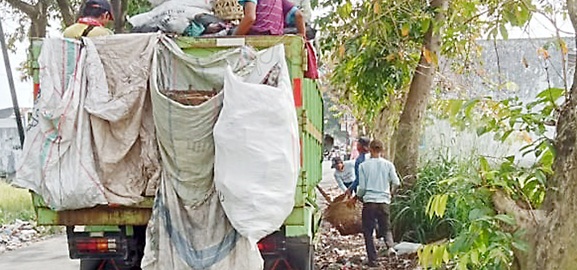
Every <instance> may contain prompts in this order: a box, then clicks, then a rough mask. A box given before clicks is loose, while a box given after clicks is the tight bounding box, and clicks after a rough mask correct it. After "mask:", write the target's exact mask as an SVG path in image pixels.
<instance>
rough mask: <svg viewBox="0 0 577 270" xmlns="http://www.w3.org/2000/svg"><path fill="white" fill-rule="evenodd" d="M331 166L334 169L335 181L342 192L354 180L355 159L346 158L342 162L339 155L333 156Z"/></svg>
mask: <svg viewBox="0 0 577 270" xmlns="http://www.w3.org/2000/svg"><path fill="white" fill-rule="evenodd" d="M332 168H334V169H335V174H334V176H335V181H337V184H338V185H339V188H340V189H341V190H342V191H343V192H344V191H346V190H347V188H348V187H350V186H351V185H352V184H353V181H355V161H354V160H347V161H344V162H343V160H342V159H341V158H340V157H335V158H334V159H333V165H332Z"/></svg>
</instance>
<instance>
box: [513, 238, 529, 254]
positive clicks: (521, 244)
mask: <svg viewBox="0 0 577 270" xmlns="http://www.w3.org/2000/svg"><path fill="white" fill-rule="evenodd" d="M511 244H512V245H513V247H514V248H516V249H518V250H520V251H523V252H527V251H529V244H528V243H527V242H525V241H521V240H517V241H513V243H511Z"/></svg>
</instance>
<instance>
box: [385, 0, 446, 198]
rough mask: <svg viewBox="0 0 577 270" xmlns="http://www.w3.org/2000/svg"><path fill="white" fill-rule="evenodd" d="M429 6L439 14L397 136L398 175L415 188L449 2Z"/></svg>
mask: <svg viewBox="0 0 577 270" xmlns="http://www.w3.org/2000/svg"><path fill="white" fill-rule="evenodd" d="M430 5H431V7H432V8H433V9H435V10H436V15H435V18H434V19H433V21H432V22H431V25H430V26H429V29H428V31H427V33H426V34H425V40H424V46H423V50H422V52H421V57H420V60H419V64H418V66H417V68H416V70H415V73H414V75H413V79H412V81H411V85H410V87H409V92H408V95H407V101H406V103H405V106H404V108H403V112H402V113H401V117H400V120H399V127H398V129H397V131H396V133H395V144H396V147H395V156H394V160H395V162H394V163H395V166H396V168H397V170H398V172H399V173H400V174H401V175H402V176H403V177H404V179H405V182H404V185H405V186H406V187H410V186H412V184H414V181H415V178H416V174H417V166H418V162H419V144H420V141H421V126H422V122H423V121H422V120H423V117H424V115H425V112H426V109H427V104H428V101H429V96H430V93H431V87H432V86H433V75H434V73H435V68H436V66H437V62H436V60H437V59H438V51H439V47H440V43H441V40H440V36H441V35H440V33H439V32H440V30H439V25H442V24H443V23H444V20H445V12H446V9H447V5H448V1H447V0H431V1H430Z"/></svg>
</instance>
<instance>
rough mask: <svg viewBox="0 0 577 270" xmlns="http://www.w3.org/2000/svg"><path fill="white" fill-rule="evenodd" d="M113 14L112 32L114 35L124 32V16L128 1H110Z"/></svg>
mask: <svg viewBox="0 0 577 270" xmlns="http://www.w3.org/2000/svg"><path fill="white" fill-rule="evenodd" d="M110 4H111V5H112V10H113V13H114V32H115V33H116V34H120V33H124V32H125V27H124V26H125V24H126V14H127V12H128V0H112V1H110Z"/></svg>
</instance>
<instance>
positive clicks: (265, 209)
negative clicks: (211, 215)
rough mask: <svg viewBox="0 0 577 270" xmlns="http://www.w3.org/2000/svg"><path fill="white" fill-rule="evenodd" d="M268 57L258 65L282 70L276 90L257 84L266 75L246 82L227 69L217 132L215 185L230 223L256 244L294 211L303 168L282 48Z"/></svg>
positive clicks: (271, 51) (263, 58)
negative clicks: (299, 176) (277, 67)
mask: <svg viewBox="0 0 577 270" xmlns="http://www.w3.org/2000/svg"><path fill="white" fill-rule="evenodd" d="M267 53H268V54H269V55H267V56H266V57H264V56H261V57H260V58H261V59H259V61H258V62H259V63H258V64H260V63H263V62H265V60H266V62H268V63H272V66H275V63H276V65H279V66H280V73H278V76H279V77H278V87H272V86H268V85H263V84H259V83H258V82H259V81H261V80H262V76H254V75H255V74H251V75H252V76H251V75H249V76H248V77H247V79H246V82H243V81H242V79H240V78H239V77H237V76H236V75H234V74H233V73H232V71H231V69H230V68H228V69H227V71H226V74H225V81H224V104H223V109H222V111H221V113H220V117H219V119H218V121H217V123H216V125H215V128H214V140H215V146H216V152H215V180H214V181H215V186H216V189H217V191H218V192H219V197H220V200H221V203H222V206H223V208H224V210H225V213H226V215H227V216H228V218H229V220H230V222H231V223H232V225H233V226H234V228H235V229H236V230H237V231H238V232H239V233H240V234H241V235H243V236H245V237H247V238H248V239H249V241H250V242H251V244H252V245H253V246H254V245H255V244H256V242H258V241H259V240H260V239H262V238H263V237H265V236H267V235H268V234H270V233H272V232H274V231H276V230H278V229H279V227H280V226H281V225H282V224H283V222H284V221H285V219H286V218H287V216H288V215H289V214H290V213H291V211H292V209H293V206H294V196H295V189H296V184H297V179H298V173H299V169H300V168H299V166H300V162H299V161H300V152H299V149H300V148H299V137H298V136H299V134H298V121H297V118H296V110H295V107H294V103H293V102H294V99H293V95H292V91H291V83H290V77H289V74H288V69H287V66H286V62H285V58H284V47H283V46H282V45H279V46H276V47H274V48H270V49H268V52H267ZM268 63H267V64H268ZM258 64H257V65H258ZM269 65H270V64H269ZM255 70H256V71H259V72H260V71H262V70H263V68H261V67H258V68H256V69H255ZM264 70H271V69H264ZM277 72H278V71H277ZM273 73H274V72H273ZM260 75H262V74H260ZM269 75H270V73H269ZM269 79H270V76H267V77H266V78H265V80H269ZM255 80H256V81H255ZM255 82H256V83H255Z"/></svg>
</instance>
